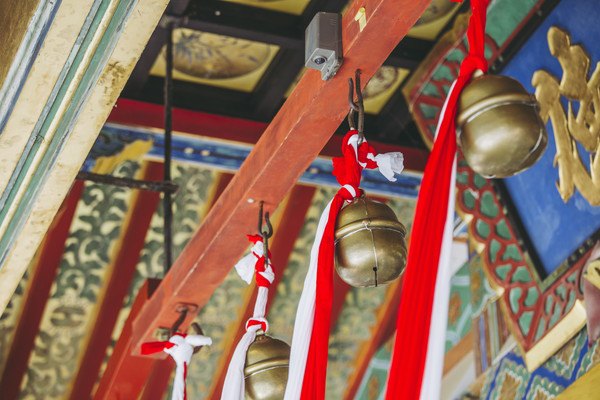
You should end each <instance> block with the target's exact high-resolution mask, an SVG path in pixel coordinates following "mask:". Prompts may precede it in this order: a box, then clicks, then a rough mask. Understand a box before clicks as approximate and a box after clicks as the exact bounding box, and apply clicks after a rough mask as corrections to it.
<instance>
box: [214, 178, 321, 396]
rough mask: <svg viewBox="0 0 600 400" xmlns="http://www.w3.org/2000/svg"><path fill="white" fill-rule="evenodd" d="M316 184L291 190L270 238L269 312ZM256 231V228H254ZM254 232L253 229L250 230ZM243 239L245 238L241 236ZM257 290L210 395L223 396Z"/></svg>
mask: <svg viewBox="0 0 600 400" xmlns="http://www.w3.org/2000/svg"><path fill="white" fill-rule="evenodd" d="M314 193H315V188H313V187H309V186H302V185H296V186H295V187H294V188H293V189H292V191H291V192H290V196H289V200H288V201H287V203H286V206H285V210H284V211H283V214H282V215H281V219H280V223H279V224H278V226H277V229H276V230H275V232H274V236H273V239H272V240H271V242H270V245H269V246H270V251H271V253H272V254H273V262H272V265H273V270H274V271H273V272H274V273H275V280H274V281H273V283H272V284H271V287H270V289H269V297H268V300H267V315H268V312H269V308H270V306H271V304H272V302H273V299H274V298H275V295H276V293H277V285H278V284H279V282H281V279H282V278H283V273H284V270H285V268H286V267H287V265H288V262H289V259H290V256H291V254H292V251H293V250H294V245H295V243H296V239H297V238H298V236H299V235H300V231H301V230H302V227H303V226H304V219H305V216H306V213H307V211H308V209H309V207H310V205H311V203H312V199H313V197H314ZM253 232H254V231H253ZM248 233H252V232H248ZM240 240H243V238H241V237H240ZM250 290H253V293H252V296H251V297H250V299H249V301H248V304H247V305H246V309H245V310H244V311H243V312H242V313H241V315H240V318H239V320H238V322H237V324H236V325H234V326H233V328H232V332H231V333H230V334H231V335H232V337H231V342H232V343H233V345H232V346H230V347H229V348H226V349H225V354H223V356H222V357H221V361H220V366H219V368H217V370H216V371H215V374H214V379H213V384H212V387H211V389H210V391H209V393H210V395H209V396H207V398H208V399H220V398H221V391H222V390H223V382H224V381H225V375H226V374H227V367H228V365H229V361H230V360H231V357H232V356H233V352H234V350H235V346H236V343H238V342H239V340H240V338H241V337H242V335H243V334H244V332H245V331H246V330H245V324H246V321H247V320H248V319H249V318H250V317H252V313H253V311H254V303H255V301H256V288H255V286H254V285H252V286H251V287H250Z"/></svg>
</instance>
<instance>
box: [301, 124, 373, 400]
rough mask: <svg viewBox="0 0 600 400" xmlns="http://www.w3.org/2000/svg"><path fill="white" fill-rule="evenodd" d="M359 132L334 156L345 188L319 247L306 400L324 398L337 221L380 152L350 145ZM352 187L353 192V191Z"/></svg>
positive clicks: (334, 203) (364, 145)
mask: <svg viewBox="0 0 600 400" xmlns="http://www.w3.org/2000/svg"><path fill="white" fill-rule="evenodd" d="M356 134H357V131H356V130H351V131H349V132H348V133H347V134H346V136H345V137H344V140H343V142H342V153H343V156H342V157H335V158H334V159H333V175H334V176H335V177H336V179H337V181H338V182H339V184H340V185H342V186H346V187H342V188H341V189H340V190H339V191H338V192H337V194H336V195H335V197H334V198H333V201H332V203H331V208H330V211H329V219H328V223H327V225H326V227H325V231H324V233H323V238H322V240H321V244H320V246H319V261H318V270H317V296H316V305H315V316H314V324H313V328H312V335H311V340H310V347H309V352H308V356H307V360H306V369H305V372H304V380H303V382H302V396H301V398H302V399H303V400H309V399H310V400H320V399H324V398H325V384H326V377H327V359H328V349H329V333H330V332H329V330H330V327H331V307H332V303H333V263H334V247H335V244H334V237H335V221H336V219H337V215H338V213H339V211H340V210H341V208H342V206H343V204H344V201H350V200H352V199H353V198H354V197H357V196H360V194H361V192H362V191H361V189H360V188H359V187H358V186H359V185H360V179H361V173H362V170H363V166H362V165H361V164H363V165H364V166H365V167H366V168H369V169H373V168H377V164H376V163H375V162H374V161H372V160H370V159H368V158H367V154H369V153H371V155H372V156H376V155H377V153H376V152H375V150H374V149H373V147H371V146H370V145H369V144H368V143H367V142H366V141H364V142H363V143H361V144H360V145H359V146H357V147H358V148H357V150H358V155H357V154H356V153H355V150H354V147H353V146H352V145H349V143H348V141H349V139H350V138H351V137H352V136H354V135H356ZM357 157H358V160H357ZM352 190H353V191H354V193H351V191H352Z"/></svg>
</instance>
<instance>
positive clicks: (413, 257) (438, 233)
mask: <svg viewBox="0 0 600 400" xmlns="http://www.w3.org/2000/svg"><path fill="white" fill-rule="evenodd" d="M488 1H489V0H471V10H472V15H471V18H470V21H469V28H468V31H467V38H468V41H469V47H470V51H469V54H468V56H467V57H466V58H465V60H464V61H463V62H462V64H461V68H460V73H459V76H458V78H457V80H456V82H455V84H454V87H453V89H451V92H450V96H449V98H448V100H447V103H446V108H445V109H444V110H443V111H442V116H441V123H440V126H439V130H438V133H437V137H436V139H435V143H434V145H433V149H432V151H431V155H430V157H429V160H428V162H427V166H426V168H425V172H424V174H423V180H422V183H421V189H420V192H419V197H418V200H417V205H416V210H415V218H414V222H413V226H412V232H411V239H410V245H409V251H408V260H407V266H406V270H405V272H404V282H403V287H402V297H401V300H400V307H399V310H398V319H397V326H396V328H397V330H396V340H395V344H394V350H393V356H392V362H391V367H390V373H389V378H388V386H387V392H386V399H388V400H391V399H402V400H413V399H414V400H416V399H419V398H420V394H421V386H422V380H423V375H424V370H425V362H426V358H427V347H428V341H429V334H430V324H431V317H432V315H431V312H432V307H433V300H434V292H435V287H436V278H437V273H438V263H439V259H440V251H441V245H442V239H443V234H444V228H445V224H446V219H447V215H448V196H447V195H446V194H447V193H448V192H449V188H450V180H451V177H452V172H453V171H452V169H453V165H454V159H455V156H456V126H455V116H456V109H457V103H458V98H459V95H460V93H461V91H462V89H463V88H464V87H465V86H466V84H467V83H468V82H469V81H470V79H471V77H472V75H473V73H474V72H475V71H476V70H482V71H483V72H486V71H487V61H486V59H485V57H484V49H485V48H484V42H485V21H486V10H487V5H488ZM440 194H441V195H440Z"/></svg>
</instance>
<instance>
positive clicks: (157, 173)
mask: <svg viewBox="0 0 600 400" xmlns="http://www.w3.org/2000/svg"><path fill="white" fill-rule="evenodd" d="M142 179H144V180H156V181H158V180H161V179H162V165H161V164H158V163H154V162H150V163H148V164H146V167H145V170H144V172H143V177H142ZM134 196H135V197H134V198H133V200H132V201H131V204H130V208H129V212H128V217H127V220H126V222H125V227H124V228H123V231H122V232H121V237H120V240H119V247H118V248H117V250H116V254H115V255H114V256H113V258H112V260H113V261H112V272H111V274H110V277H109V278H108V282H107V283H106V289H105V295H104V297H103V299H102V303H101V305H100V308H99V310H98V313H97V314H96V323H95V324H94V327H93V328H92V331H91V333H90V335H89V336H88V340H87V344H86V346H85V347H84V348H85V353H84V355H83V357H82V358H81V360H80V362H79V366H80V368H79V369H78V371H77V375H76V377H75V381H74V383H73V386H72V388H71V394H70V396H69V398H70V399H72V400H79V399H89V398H90V396H91V393H92V389H93V387H94V384H95V383H96V380H97V379H98V373H99V371H100V367H101V366H102V361H103V360H104V356H105V355H106V349H107V347H108V345H109V344H110V339H111V336H112V332H113V330H114V326H115V323H116V322H117V318H118V317H119V312H120V311H121V308H122V307H123V301H124V300H125V297H126V296H127V293H128V292H129V287H130V285H131V281H132V280H133V276H134V274H135V267H136V265H137V263H138V261H139V258H140V254H141V252H142V250H143V249H144V243H145V239H146V232H147V231H148V228H149V227H150V222H151V221H152V216H153V215H154V212H155V211H156V207H157V206H158V202H159V201H160V194H159V193H158V192H148V191H143V190H138V191H135V192H134Z"/></svg>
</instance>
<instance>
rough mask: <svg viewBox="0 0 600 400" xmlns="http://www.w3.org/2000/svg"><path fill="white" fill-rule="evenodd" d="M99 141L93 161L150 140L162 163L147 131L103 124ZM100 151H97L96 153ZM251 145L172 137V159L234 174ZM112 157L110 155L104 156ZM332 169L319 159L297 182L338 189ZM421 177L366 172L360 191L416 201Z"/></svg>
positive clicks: (158, 144) (156, 139) (160, 149)
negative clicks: (125, 144)
mask: <svg viewBox="0 0 600 400" xmlns="http://www.w3.org/2000/svg"><path fill="white" fill-rule="evenodd" d="M101 136H102V137H101V138H99V140H98V141H97V142H96V144H95V145H94V147H93V149H92V152H91V154H93V157H98V156H100V155H101V153H102V152H101V148H102V147H105V148H110V149H111V153H112V152H114V151H117V152H118V151H120V150H121V149H122V147H123V145H118V144H116V145H113V146H110V145H107V144H106V143H105V142H106V140H107V139H106V138H107V137H108V138H109V139H108V140H109V141H110V140H113V141H117V142H118V141H122V142H132V141H134V140H149V141H152V143H153V146H152V149H151V150H150V152H149V154H148V155H149V157H151V158H156V159H161V160H162V158H163V154H164V137H163V135H162V133H157V132H155V131H153V130H150V129H145V128H140V127H131V126H123V125H117V124H110V123H109V124H106V125H105V126H104V128H103V129H102V134H101ZM98 150H100V151H98ZM251 150H252V146H251V145H246V144H238V143H231V142H225V141H217V140H211V139H206V138H202V137H198V136H189V135H174V136H173V146H172V151H173V153H172V154H173V159H174V160H176V161H180V162H187V163H193V164H196V165H202V166H205V167H209V168H215V169H220V170H225V171H230V172H235V171H237V170H238V169H239V168H240V166H241V165H242V163H243V162H244V160H245V159H246V157H247V156H248V154H250V151H251ZM106 155H112V154H106ZM94 163H95V160H94V158H90V157H89V158H88V160H86V163H85V164H84V170H87V171H89V170H90V169H91V168H92V167H93V165H94ZM332 171H333V165H332V163H331V160H330V159H327V158H322V157H318V158H317V159H315V160H314V161H313V162H312V163H311V165H310V166H309V167H308V169H307V170H306V172H304V174H302V176H301V177H300V180H299V181H300V182H302V183H305V184H310V185H318V186H331V187H335V188H339V186H340V185H339V184H338V183H337V181H336V180H335V177H334V176H333V175H332ZM421 178H422V175H421V174H419V173H414V172H410V171H405V172H403V173H402V174H400V175H399V176H397V179H398V180H397V182H389V181H388V180H387V179H386V178H385V177H384V176H383V175H381V173H379V171H376V170H365V171H363V178H362V182H361V187H362V188H363V189H364V190H365V191H366V192H367V193H370V194H374V195H380V196H385V197H402V198H408V199H416V198H417V193H418V191H419V186H420V185H421Z"/></svg>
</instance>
